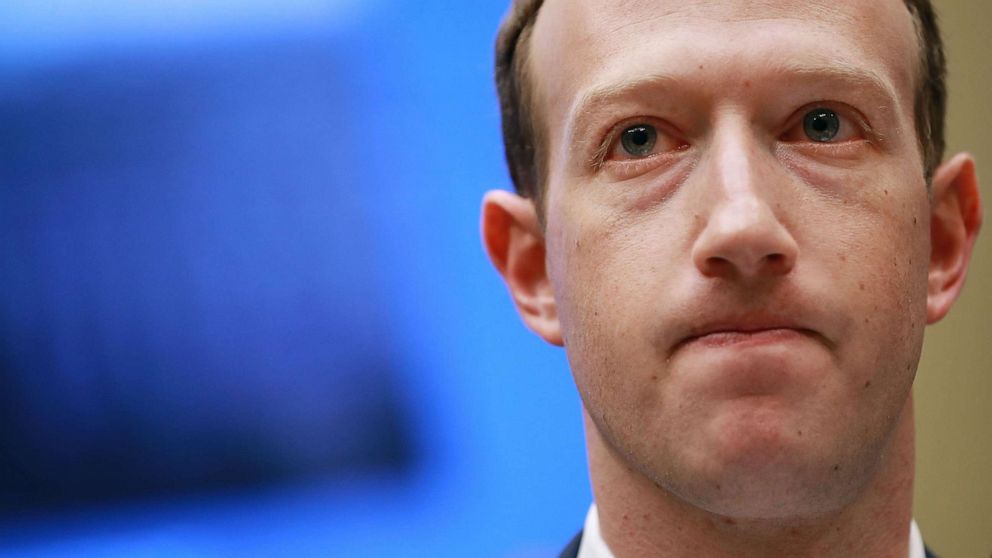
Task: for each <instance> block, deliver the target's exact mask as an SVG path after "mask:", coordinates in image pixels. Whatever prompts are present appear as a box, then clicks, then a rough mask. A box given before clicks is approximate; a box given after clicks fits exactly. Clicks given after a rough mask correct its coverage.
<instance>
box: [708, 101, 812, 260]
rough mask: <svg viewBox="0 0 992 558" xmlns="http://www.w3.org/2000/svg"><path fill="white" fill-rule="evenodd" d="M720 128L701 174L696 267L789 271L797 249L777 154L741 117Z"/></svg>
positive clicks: (732, 119)
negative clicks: (784, 213) (784, 218)
mask: <svg viewBox="0 0 992 558" xmlns="http://www.w3.org/2000/svg"><path fill="white" fill-rule="evenodd" d="M717 130H718V131H717V133H715V134H714V136H713V141H712V143H711V147H710V150H709V153H708V154H707V157H706V159H705V162H704V163H703V164H704V165H705V170H704V172H703V173H701V174H702V176H701V179H702V181H703V182H704V184H702V185H701V186H702V188H701V194H702V195H701V203H702V208H703V211H702V215H703V217H704V224H703V227H702V229H701V230H700V231H699V233H698V236H697V237H696V239H695V245H694V246H693V259H694V262H695V264H696V267H697V268H698V269H699V271H700V272H701V273H703V274H704V275H707V276H714V275H727V274H739V275H743V276H756V275H769V274H782V273H787V272H788V271H790V270H791V269H792V267H793V265H794V264H795V260H796V257H797V255H798V246H797V245H796V242H795V239H794V238H793V237H792V235H791V233H790V231H789V230H788V228H787V226H786V225H785V223H783V222H782V220H781V217H782V215H781V214H780V213H781V211H784V209H781V208H787V204H784V203H782V202H783V200H782V199H781V197H782V196H783V195H784V193H785V191H786V190H784V189H783V184H782V183H781V180H783V176H782V175H781V174H780V173H778V172H776V169H775V164H774V156H773V155H772V153H771V152H770V151H769V150H768V149H766V148H765V147H764V146H763V145H762V144H761V142H760V139H759V138H756V137H755V136H754V134H753V131H752V129H751V127H750V126H749V125H747V123H746V122H745V121H743V119H737V118H728V119H727V121H726V122H724V123H722V124H721V125H720V126H717Z"/></svg>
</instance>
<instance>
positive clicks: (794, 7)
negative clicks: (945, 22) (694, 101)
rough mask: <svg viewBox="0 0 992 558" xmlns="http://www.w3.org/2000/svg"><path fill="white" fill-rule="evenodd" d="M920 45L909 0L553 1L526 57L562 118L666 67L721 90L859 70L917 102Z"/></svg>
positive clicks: (540, 93)
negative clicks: (590, 97)
mask: <svg viewBox="0 0 992 558" xmlns="http://www.w3.org/2000/svg"><path fill="white" fill-rule="evenodd" d="M918 48H919V47H918V45H917V38H916V32H915V26H914V24H913V20H912V16H911V15H910V13H909V10H908V9H907V8H906V6H905V4H904V3H903V1H902V0H872V1H864V0H546V1H545V3H544V6H543V7H542V8H541V11H540V12H539V15H538V18H537V21H536V22H535V26H534V31H533V35H532V37H531V44H530V58H529V64H530V75H531V76H532V79H533V87H534V88H535V89H534V92H535V97H536V101H537V102H538V103H539V111H538V112H539V114H541V115H542V119H543V120H544V124H545V125H548V124H551V125H555V124H561V123H563V122H565V121H567V119H568V116H569V114H568V113H569V110H571V109H572V108H573V105H574V104H575V102H576V101H577V100H578V99H579V98H581V97H582V95H583V94H585V93H587V92H588V91H590V90H592V89H596V88H603V87H611V86H617V85H622V84H623V83H624V82H626V81H630V80H635V79H637V78H639V77H644V76H651V75H656V74H664V75H666V76H674V77H675V78H679V77H682V78H685V79H686V80H690V79H691V80H696V82H697V83H698V85H699V88H700V90H701V91H703V92H709V93H711V94H714V95H719V94H720V92H721V91H725V87H726V86H727V83H728V82H730V81H733V80H738V81H739V80H743V79H749V80H750V79H757V80H760V79H761V77H762V73H763V72H768V71H771V70H772V69H774V68H780V67H781V66H782V65H783V63H789V64H795V65H807V66H809V67H820V68H826V67H830V66H837V67H841V68H845V69H852V68H861V69H864V70H865V71H866V72H870V73H871V74H873V75H878V76H881V77H882V78H883V79H884V80H886V81H887V82H888V85H889V86H890V87H891V88H892V90H893V91H897V92H900V93H901V94H902V96H904V97H905V99H906V100H910V99H911V98H912V96H913V90H914V89H915V88H914V83H915V79H916V77H915V76H916V72H917V61H918V60H919V57H918V52H919V51H918ZM907 104H909V105H911V104H912V103H911V102H908V103H907ZM550 135H551V136H552V137H549V139H550V140H553V139H554V138H553V136H554V135H555V134H554V131H553V129H552V132H551V134H550Z"/></svg>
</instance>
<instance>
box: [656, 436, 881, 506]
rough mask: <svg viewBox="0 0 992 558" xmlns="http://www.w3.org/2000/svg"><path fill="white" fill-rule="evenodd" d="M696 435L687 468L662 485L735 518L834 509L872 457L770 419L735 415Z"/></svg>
mask: <svg viewBox="0 0 992 558" xmlns="http://www.w3.org/2000/svg"><path fill="white" fill-rule="evenodd" d="M778 418H781V417H778ZM697 441H698V442H700V445H701V447H697V448H695V449H694V450H695V451H693V452H691V453H692V456H691V458H690V460H691V462H689V463H685V466H684V468H683V470H684V471H686V472H694V473H692V474H688V475H685V476H682V478H683V479H685V482H684V483H681V485H680V483H677V482H673V483H671V486H668V487H665V488H669V489H670V491H671V492H673V493H674V494H676V495H678V496H679V497H680V498H682V499H683V500H685V501H687V502H688V503H689V504H692V505H694V506H696V507H699V508H702V509H704V510H707V511H709V512H711V513H716V514H719V515H723V516H727V517H734V518H740V519H755V520H759V519H765V520H769V519H771V520H774V519H787V518H790V519H796V518H814V517H822V516H825V515H829V514H831V513H835V512H837V511H839V510H841V509H842V508H844V507H845V506H847V505H849V504H850V503H851V502H852V501H854V499H856V498H857V495H858V494H859V493H860V492H861V491H862V489H863V488H864V487H865V485H866V484H867V483H868V482H869V481H870V478H871V476H872V473H873V472H874V470H875V468H876V467H875V465H876V464H877V463H878V459H877V458H874V459H873V458H872V456H871V452H870V451H867V448H865V447H837V446H832V447H831V446H830V445H824V444H823V442H824V440H823V439H822V438H821V439H816V437H814V436H811V435H807V434H804V435H802V436H800V435H799V434H798V431H797V430H795V429H794V428H792V427H791V426H786V423H784V422H780V421H775V420H772V419H770V418H769V417H762V418H761V419H755V420H754V421H747V420H742V421H739V422H738V423H737V424H736V425H735V426H734V427H733V428H722V429H720V430H719V435H717V436H711V437H709V438H708V439H699V440H697ZM678 477H679V475H674V476H673V477H671V478H678Z"/></svg>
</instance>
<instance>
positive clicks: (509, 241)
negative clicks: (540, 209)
mask: <svg viewBox="0 0 992 558" xmlns="http://www.w3.org/2000/svg"><path fill="white" fill-rule="evenodd" d="M482 241H483V243H484V244H485V246H486V252H487V253H488V254H489V259H490V260H492V262H493V265H494V266H495V267H496V271H498V272H499V274H500V275H502V276H503V281H505V282H506V286H507V287H508V288H509V289H510V295H511V296H512V297H513V302H514V303H515V304H516V306H517V311H518V312H520V317H522V318H523V320H524V323H526V324H527V327H529V328H530V329H531V330H533V331H534V333H536V334H538V335H540V336H541V338H543V339H544V340H545V341H547V342H548V343H551V344H552V345H558V346H561V345H562V340H561V326H560V325H559V323H558V307H557V304H556V303H555V298H554V292H553V291H552V288H551V281H549V280H548V273H547V268H546V266H545V261H544V254H545V252H544V232H543V231H542V230H541V224H540V222H539V221H538V219H537V211H536V210H535V208H534V204H533V202H531V200H529V199H527V198H522V197H520V196H518V195H516V194H513V193H511V192H506V191H503V190H493V191H491V192H488V193H487V194H486V196H485V198H484V199H483V200H482Z"/></svg>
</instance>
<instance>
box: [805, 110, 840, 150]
mask: <svg viewBox="0 0 992 558" xmlns="http://www.w3.org/2000/svg"><path fill="white" fill-rule="evenodd" d="M803 128H804V129H805V131H806V136H807V137H809V139H811V140H813V141H817V142H827V141H830V140H832V139H834V138H835V137H837V132H838V131H840V118H838V117H837V113H835V112H834V111H832V110H830V109H824V108H818V109H814V110H811V111H809V112H808V113H806V116H805V118H803Z"/></svg>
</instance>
